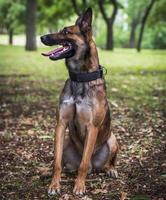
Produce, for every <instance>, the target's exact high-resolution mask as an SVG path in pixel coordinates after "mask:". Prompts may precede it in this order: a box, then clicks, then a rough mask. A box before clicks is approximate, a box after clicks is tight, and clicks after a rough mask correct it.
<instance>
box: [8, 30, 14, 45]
mask: <svg viewBox="0 0 166 200" xmlns="http://www.w3.org/2000/svg"><path fill="white" fill-rule="evenodd" d="M8 34H9V45H13V29H10V30H9V32H8Z"/></svg>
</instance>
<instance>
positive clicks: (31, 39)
mask: <svg viewBox="0 0 166 200" xmlns="http://www.w3.org/2000/svg"><path fill="white" fill-rule="evenodd" d="M36 9H37V1H36V0H27V5H26V46H25V48H26V50H36V49H37V46H36Z"/></svg>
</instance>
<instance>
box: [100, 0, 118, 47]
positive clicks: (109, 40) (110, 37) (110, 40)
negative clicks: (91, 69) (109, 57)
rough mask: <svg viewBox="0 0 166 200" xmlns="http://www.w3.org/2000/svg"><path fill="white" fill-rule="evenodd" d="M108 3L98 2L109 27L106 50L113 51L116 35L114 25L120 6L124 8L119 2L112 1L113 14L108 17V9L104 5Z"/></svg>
mask: <svg viewBox="0 0 166 200" xmlns="http://www.w3.org/2000/svg"><path fill="white" fill-rule="evenodd" d="M105 3H107V2H105V0H98V5H99V9H100V12H101V14H102V16H103V19H104V21H105V23H106V26H107V40H106V49H110V50H113V48H114V35H113V25H114V21H115V18H116V15H117V12H118V8H119V6H120V7H122V6H121V5H120V4H119V3H118V2H117V0H110V1H109V4H111V5H112V14H111V16H108V15H107V12H106V8H105V6H104V4H105Z"/></svg>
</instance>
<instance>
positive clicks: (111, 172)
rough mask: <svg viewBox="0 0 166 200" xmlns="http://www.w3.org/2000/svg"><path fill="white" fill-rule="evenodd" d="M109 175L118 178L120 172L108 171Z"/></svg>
mask: <svg viewBox="0 0 166 200" xmlns="http://www.w3.org/2000/svg"><path fill="white" fill-rule="evenodd" d="M107 175H108V176H109V177H112V178H118V172H117V170H116V169H110V170H107Z"/></svg>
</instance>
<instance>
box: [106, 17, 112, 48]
mask: <svg viewBox="0 0 166 200" xmlns="http://www.w3.org/2000/svg"><path fill="white" fill-rule="evenodd" d="M106 49H110V50H113V49H114V42H113V26H112V21H108V22H107V42H106Z"/></svg>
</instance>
